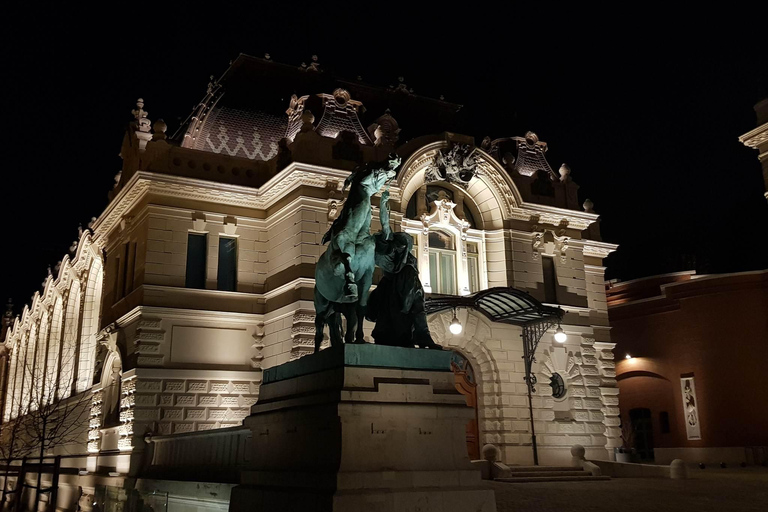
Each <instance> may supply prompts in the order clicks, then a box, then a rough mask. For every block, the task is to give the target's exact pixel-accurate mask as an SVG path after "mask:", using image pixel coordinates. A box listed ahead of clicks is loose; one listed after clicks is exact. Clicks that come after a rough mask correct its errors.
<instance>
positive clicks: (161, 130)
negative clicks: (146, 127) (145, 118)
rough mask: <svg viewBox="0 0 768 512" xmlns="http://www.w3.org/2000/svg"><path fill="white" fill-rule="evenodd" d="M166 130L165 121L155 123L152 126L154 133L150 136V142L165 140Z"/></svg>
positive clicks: (159, 120)
mask: <svg viewBox="0 0 768 512" xmlns="http://www.w3.org/2000/svg"><path fill="white" fill-rule="evenodd" d="M166 130H168V125H167V124H165V121H163V120H162V119H158V120H157V121H155V124H154V125H152V131H153V132H154V133H153V134H152V140H165V132H166Z"/></svg>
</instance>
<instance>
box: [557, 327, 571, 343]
mask: <svg viewBox="0 0 768 512" xmlns="http://www.w3.org/2000/svg"><path fill="white" fill-rule="evenodd" d="M567 339H568V336H567V335H566V334H565V333H564V332H563V328H562V327H560V326H559V325H558V326H557V330H555V341H556V342H558V343H565V340H567Z"/></svg>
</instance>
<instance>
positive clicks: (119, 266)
mask: <svg viewBox="0 0 768 512" xmlns="http://www.w3.org/2000/svg"><path fill="white" fill-rule="evenodd" d="M112 290H113V292H114V295H115V302H117V301H119V300H120V299H122V298H123V255H122V254H121V253H120V254H118V255H117V257H116V258H115V283H114V286H113V287H112Z"/></svg>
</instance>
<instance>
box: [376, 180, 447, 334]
mask: <svg viewBox="0 0 768 512" xmlns="http://www.w3.org/2000/svg"><path fill="white" fill-rule="evenodd" d="M380 204H381V211H380V218H381V231H380V232H379V233H376V234H375V235H374V238H375V240H376V253H375V257H376V265H377V266H378V267H379V268H381V270H382V273H383V276H382V278H381V280H380V281H379V284H378V286H377V287H376V289H375V290H374V291H373V292H371V294H370V295H369V297H368V306H367V308H366V315H365V316H366V318H367V319H368V320H370V321H372V322H375V323H376V326H375V327H374V328H373V333H372V335H373V339H374V342H375V343H376V344H379V345H393V346H398V347H413V346H419V347H420V348H434V349H441V348H442V347H441V346H440V345H438V344H436V343H435V342H434V340H432V336H431V335H430V333H429V327H428V325H427V315H426V313H425V312H424V288H423V287H422V285H421V279H419V270H418V263H417V260H416V257H415V256H414V255H413V254H412V253H411V250H412V248H413V237H411V235H409V234H408V233H403V232H398V233H393V232H392V230H391V229H390V227H389V191H388V190H385V191H384V192H382V194H381V203H380Z"/></svg>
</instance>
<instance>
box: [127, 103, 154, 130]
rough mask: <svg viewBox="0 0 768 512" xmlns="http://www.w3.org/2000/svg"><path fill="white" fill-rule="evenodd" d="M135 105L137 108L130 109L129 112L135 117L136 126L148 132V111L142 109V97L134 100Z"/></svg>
mask: <svg viewBox="0 0 768 512" xmlns="http://www.w3.org/2000/svg"><path fill="white" fill-rule="evenodd" d="M136 107H137V108H135V109H133V110H131V114H133V117H134V118H135V119H136V128H137V129H138V130H139V131H140V132H149V128H150V121H149V119H147V116H148V115H149V112H147V111H146V110H144V100H143V99H142V98H139V99H138V100H136Z"/></svg>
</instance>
